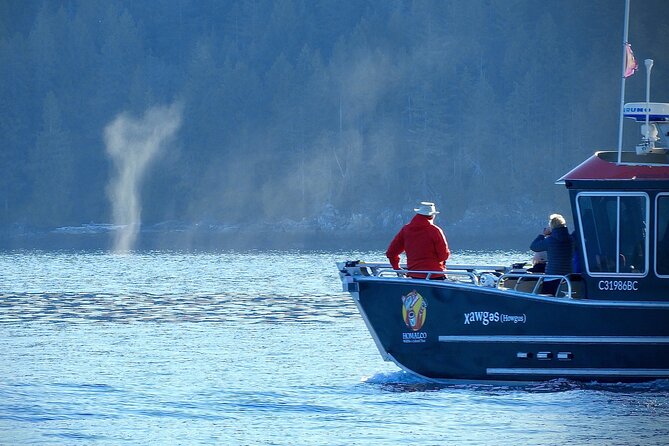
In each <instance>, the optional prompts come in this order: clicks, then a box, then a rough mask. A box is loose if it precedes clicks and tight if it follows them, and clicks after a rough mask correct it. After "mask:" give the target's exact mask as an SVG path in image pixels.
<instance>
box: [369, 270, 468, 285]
mask: <svg viewBox="0 0 669 446" xmlns="http://www.w3.org/2000/svg"><path fill="white" fill-rule="evenodd" d="M390 274H392V275H393V277H406V276H408V275H409V274H425V279H416V278H415V277H411V278H412V279H416V280H432V279H431V277H432V276H433V275H434V276H445V277H446V278H447V279H450V280H451V281H457V280H455V279H453V278H452V277H451V276H464V277H466V278H468V279H469V281H470V282H471V283H473V284H478V276H477V275H476V274H475V273H473V272H471V271H459V270H453V269H450V268H449V269H448V270H446V271H421V270H411V269H392V268H381V269H379V270H378V271H377V273H376V274H375V275H376V276H378V277H388V275H390Z"/></svg>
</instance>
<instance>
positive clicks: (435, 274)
mask: <svg viewBox="0 0 669 446" xmlns="http://www.w3.org/2000/svg"><path fill="white" fill-rule="evenodd" d="M519 265H522V264H517V265H514V267H512V268H509V267H506V266H498V265H449V266H448V269H447V270H446V271H422V270H409V269H393V267H392V266H391V265H390V264H388V263H364V262H359V261H354V262H345V263H344V262H342V263H340V264H339V265H338V266H339V270H340V274H341V275H342V281H344V282H349V281H350V280H351V279H352V277H351V276H369V277H378V278H385V279H391V278H394V279H397V278H400V279H411V280H431V281H435V282H436V281H437V280H436V279H444V280H446V281H448V282H459V283H461V284H466V285H473V286H480V287H489V288H497V289H500V290H513V291H518V292H523V293H529V294H534V295H545V294H543V293H542V288H543V284H544V283H545V282H547V281H553V280H559V281H560V283H559V284H558V286H557V291H556V292H555V294H548V295H549V296H556V297H568V298H574V297H576V294H577V293H576V290H575V288H574V285H573V280H577V279H578V277H577V276H574V275H569V276H564V275H553V274H533V273H528V272H526V271H523V270H522V269H520V270H519V269H518V268H515V267H517V266H519ZM416 275H419V276H423V277H422V278H416V277H415V276H416ZM344 276H348V279H347V280H345V279H344ZM412 276H413V277H412ZM570 276H571V277H570ZM572 279H573V280H572ZM345 288H347V286H345Z"/></svg>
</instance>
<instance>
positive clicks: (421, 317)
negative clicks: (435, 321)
mask: <svg viewBox="0 0 669 446" xmlns="http://www.w3.org/2000/svg"><path fill="white" fill-rule="evenodd" d="M426 317H427V302H426V301H425V299H424V298H423V296H421V295H420V294H418V292H417V291H416V290H413V291H411V292H410V293H409V294H407V295H406V296H402V318H403V319H404V323H405V324H406V326H407V327H409V328H410V329H411V330H413V331H418V330H420V329H421V328H422V327H423V324H424V323H425V318H426Z"/></svg>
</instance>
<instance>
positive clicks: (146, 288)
mask: <svg viewBox="0 0 669 446" xmlns="http://www.w3.org/2000/svg"><path fill="white" fill-rule="evenodd" d="M528 257H529V255H528V253H502V252H492V253H486V252H469V253H466V252H460V253H455V256H454V259H453V262H456V263H498V264H509V263H511V262H512V261H517V260H527V258H528ZM346 258H350V259H359V258H362V259H365V260H368V261H379V260H382V259H383V256H382V253H380V252H365V253H361V252H346V253H332V252H246V253H243V252H222V253H218V254H216V253H176V252H148V253H137V254H132V255H127V256H118V255H113V254H108V253H104V252H97V253H86V252H81V253H72V252H69V253H68V252H60V253H54V252H15V253H5V254H1V255H0V271H2V275H1V276H0V351H1V352H2V361H0V444H8V445H14V444H67V445H69V444H110V445H112V444H113V445H116V444H239V445H257V444H275V445H299V444H304V445H394V444H421V445H442V444H536V445H542V444H545V445H554V444H602V445H604V444H607V445H608V444H644V445H645V444H658V445H659V444H666V443H667V439H669V383H666V382H662V381H656V382H652V383H647V384H635V385H598V384H590V385H583V384H576V383H572V382H569V381H552V382H548V383H541V384H535V385H531V386H524V387H500V386H490V385H462V386H439V385H435V384H432V383H428V382H424V381H421V380H419V379H416V378H413V377H411V376H409V375H407V374H405V373H403V372H401V371H398V370H397V368H396V367H395V366H394V365H392V364H389V363H384V362H383V361H382V360H381V359H380V356H379V354H378V352H377V350H376V347H375V346H374V343H373V341H372V340H371V338H370V336H369V334H368V332H367V330H366V328H365V327H364V324H363V322H362V320H361V319H360V317H359V315H358V314H357V311H356V309H355V306H354V305H353V304H352V303H351V301H350V298H349V297H348V295H346V294H344V293H341V292H340V285H339V281H338V278H337V273H336V269H335V267H334V262H335V261H336V260H343V259H346Z"/></svg>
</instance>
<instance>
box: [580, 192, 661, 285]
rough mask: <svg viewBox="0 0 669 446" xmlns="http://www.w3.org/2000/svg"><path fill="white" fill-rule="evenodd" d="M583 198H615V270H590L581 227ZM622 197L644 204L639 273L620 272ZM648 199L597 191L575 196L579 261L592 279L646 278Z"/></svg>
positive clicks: (639, 194)
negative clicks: (632, 198)
mask: <svg viewBox="0 0 669 446" xmlns="http://www.w3.org/2000/svg"><path fill="white" fill-rule="evenodd" d="M583 197H613V198H616V201H615V203H616V209H615V212H616V221H615V228H613V230H614V231H615V252H614V257H615V269H614V270H611V271H592V270H591V268H590V258H589V257H588V247H587V246H586V245H585V235H586V234H585V232H584V227H583V209H581V198H583ZM622 197H640V198H642V199H643V200H644V204H645V215H644V222H645V225H646V226H645V229H644V230H645V237H644V245H643V249H644V252H643V253H642V254H643V271H641V272H631V271H621V265H620V257H621V246H620V245H621V213H620V209H621V204H620V199H621V198H622ZM650 206H651V203H650V197H649V195H648V193H646V192H623V191H597V192H592V191H588V192H579V193H578V194H576V212H577V213H578V224H579V233H580V240H579V243H580V244H581V252H582V253H583V258H582V259H581V264H582V268H583V270H584V271H586V272H587V273H588V275H590V276H592V277H605V276H609V277H610V276H616V277H635V278H640V277H646V276H647V275H648V274H649V272H650V266H651V265H650V242H649V233H648V222H649V221H650Z"/></svg>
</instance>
